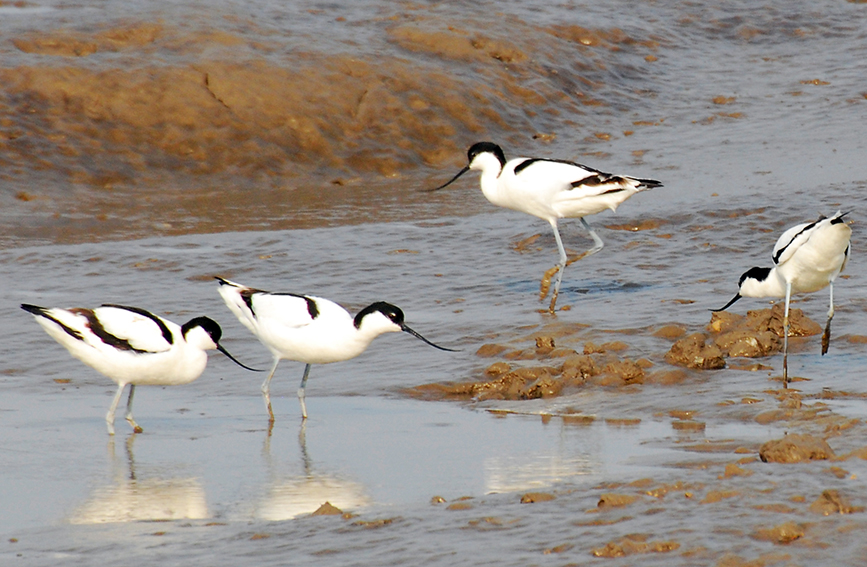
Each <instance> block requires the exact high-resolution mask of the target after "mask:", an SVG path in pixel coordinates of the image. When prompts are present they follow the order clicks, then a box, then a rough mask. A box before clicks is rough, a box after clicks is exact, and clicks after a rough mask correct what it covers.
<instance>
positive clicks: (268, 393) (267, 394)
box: [262, 358, 280, 423]
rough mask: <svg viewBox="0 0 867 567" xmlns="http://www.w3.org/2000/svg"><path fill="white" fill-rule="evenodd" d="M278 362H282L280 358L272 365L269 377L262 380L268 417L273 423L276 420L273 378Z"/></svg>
mask: <svg viewBox="0 0 867 567" xmlns="http://www.w3.org/2000/svg"><path fill="white" fill-rule="evenodd" d="M278 364H280V359H279V358H275V359H274V366H272V367H271V372H269V373H268V377H267V378H265V381H264V382H262V397H263V398H264V399H265V409H266V410H268V419H269V420H270V421H271V422H272V423H273V422H274V411H273V410H272V409H271V378H273V377H274V373H275V372H276V371H277V365H278Z"/></svg>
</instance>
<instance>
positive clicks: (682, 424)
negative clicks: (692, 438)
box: [671, 421, 706, 431]
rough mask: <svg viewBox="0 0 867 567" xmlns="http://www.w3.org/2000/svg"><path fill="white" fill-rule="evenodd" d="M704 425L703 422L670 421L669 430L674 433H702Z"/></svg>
mask: <svg viewBox="0 0 867 567" xmlns="http://www.w3.org/2000/svg"><path fill="white" fill-rule="evenodd" d="M705 427H706V425H705V423H704V422H703V421H672V422H671V428H672V429H674V430H675V431H704V430H705Z"/></svg>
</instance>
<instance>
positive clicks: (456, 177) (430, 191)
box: [426, 165, 470, 350]
mask: <svg viewBox="0 0 867 567" xmlns="http://www.w3.org/2000/svg"><path fill="white" fill-rule="evenodd" d="M469 170H470V166H469V165H468V166H466V167H464V168H463V169H462V170H460V171H459V172H458V174H457V175H455V176H454V177H452V178H451V179H449V181H448V182H447V183H445V184H443V185H440V186H439V187H435V188H433V189H426V191H427V192H429V193H432V192H434V191H439V190H440V189H444V188H446V187H448V186H449V185H451V184H452V183H454V182H455V181H457V179H458V177H460V176H461V175H463V174H464V173H466V172H468V171H469ZM445 350H448V349H445Z"/></svg>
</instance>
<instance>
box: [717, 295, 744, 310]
mask: <svg viewBox="0 0 867 567" xmlns="http://www.w3.org/2000/svg"><path fill="white" fill-rule="evenodd" d="M741 297H742V296H741V294H739V293H736V294H735V296H734V297H732V300H731V301H729V302H728V303H726V304H725V305H723V306H722V307H720V308H719V309H711V311H713V312H714V313H716V312H718V311H725V310H726V309H728V308H729V307H731V306H732V304H733V303H734V302H735V301H737V300H738V299H740V298H741Z"/></svg>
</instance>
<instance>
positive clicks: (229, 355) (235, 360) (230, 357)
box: [217, 345, 264, 372]
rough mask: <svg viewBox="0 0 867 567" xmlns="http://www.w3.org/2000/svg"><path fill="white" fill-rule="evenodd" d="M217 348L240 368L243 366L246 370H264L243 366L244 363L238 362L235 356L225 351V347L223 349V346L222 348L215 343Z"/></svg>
mask: <svg viewBox="0 0 867 567" xmlns="http://www.w3.org/2000/svg"><path fill="white" fill-rule="evenodd" d="M217 350H218V351H220V352H222V353H223V354H225V355H226V356H228V357H229V360H231V361H232V362H234V363H235V364H237V365H238V366H240V367H241V368H244V369H246V370H251V371H253V372H264V370H257V369H255V368H250V367H249V366H245V365H243V364H241V363H240V362H238V359H237V358H235V357H234V356H232V355H231V354H229V351H227V350H226V349H224V348H223V347H222V346H220V345H217Z"/></svg>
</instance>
